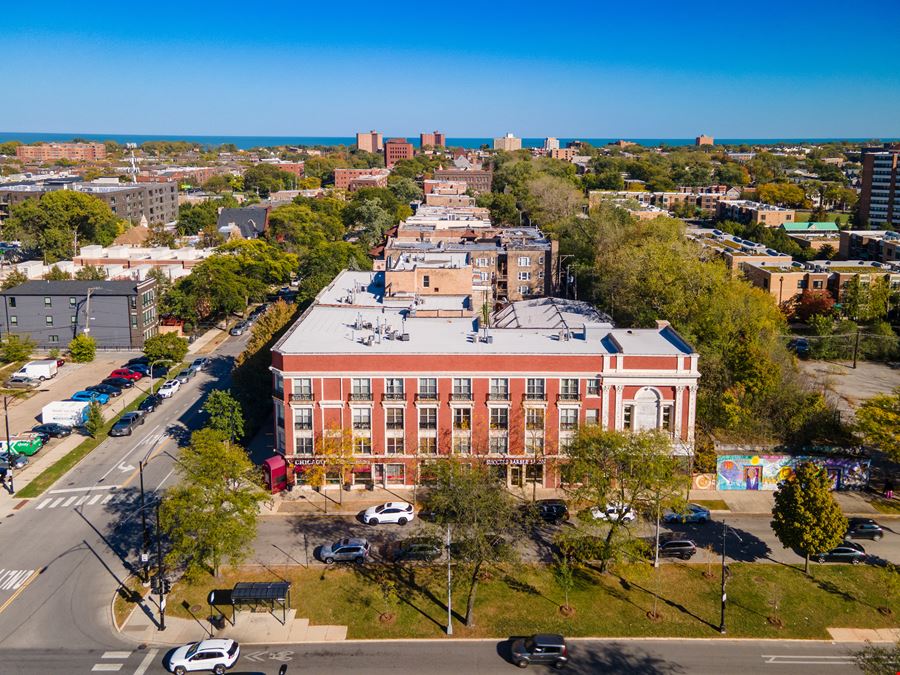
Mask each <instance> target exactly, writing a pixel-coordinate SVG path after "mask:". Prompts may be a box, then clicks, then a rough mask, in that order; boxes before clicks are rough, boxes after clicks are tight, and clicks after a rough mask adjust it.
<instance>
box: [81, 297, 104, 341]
mask: <svg viewBox="0 0 900 675" xmlns="http://www.w3.org/2000/svg"><path fill="white" fill-rule="evenodd" d="M97 290H100V287H99V286H91V287H90V288H89V289H87V302H86V303H85V316H84V334H85V335H88V333H90V332H91V292H92V291H97Z"/></svg>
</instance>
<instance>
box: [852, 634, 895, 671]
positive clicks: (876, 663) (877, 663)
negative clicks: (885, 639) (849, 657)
mask: <svg viewBox="0 0 900 675" xmlns="http://www.w3.org/2000/svg"><path fill="white" fill-rule="evenodd" d="M853 657H854V659H855V660H856V667H857V668H859V669H860V670H861V671H862V672H863V674H864V675H893V673H896V672H897V671H898V669H900V641H898V642H896V643H894V645H893V646H891V647H882V646H880V645H875V644H872V643H871V642H866V645H865V647H863V648H862V649H860V650H858V651H855V652H853Z"/></svg>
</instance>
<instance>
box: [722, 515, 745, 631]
mask: <svg viewBox="0 0 900 675" xmlns="http://www.w3.org/2000/svg"><path fill="white" fill-rule="evenodd" d="M729 530H731V534H733V535H734V536H735V537H737V540H738V541H740V542H743V541H744V540H743V539H741V537H740V536H739V535H738V533H737V532H735V531H734V530H732V529H731V528H730V527H728V525H726V524H725V521H722V618H721V619H720V621H719V632H720V633H721V634H722V635H725V601H726V600H727V598H728V596H727V594H726V593H725V580H726V576H727V575H726V571H727V569H728V568H727V566H726V565H725V535H726V534H727V533H728V531H729Z"/></svg>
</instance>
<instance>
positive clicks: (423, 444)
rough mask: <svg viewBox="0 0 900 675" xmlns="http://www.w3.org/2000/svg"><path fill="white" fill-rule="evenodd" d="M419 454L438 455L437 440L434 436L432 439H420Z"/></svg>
mask: <svg viewBox="0 0 900 675" xmlns="http://www.w3.org/2000/svg"><path fill="white" fill-rule="evenodd" d="M419 453H420V454H422V455H436V454H437V439H436V438H434V437H433V436H432V437H431V438H420V439H419Z"/></svg>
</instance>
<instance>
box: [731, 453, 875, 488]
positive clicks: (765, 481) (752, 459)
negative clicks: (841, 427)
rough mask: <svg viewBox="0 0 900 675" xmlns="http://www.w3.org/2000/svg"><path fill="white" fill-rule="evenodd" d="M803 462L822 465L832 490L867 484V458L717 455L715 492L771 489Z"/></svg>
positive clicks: (860, 486) (863, 486)
mask: <svg viewBox="0 0 900 675" xmlns="http://www.w3.org/2000/svg"><path fill="white" fill-rule="evenodd" d="M804 462H812V463H813V464H817V465H819V466H824V467H825V469H826V471H828V475H829V476H831V481H832V485H833V486H834V489H835V490H862V489H864V488H865V487H866V485H867V484H868V482H869V458H868V457H847V456H842V457H822V456H812V455H752V454H745V455H740V454H735V455H719V457H718V460H717V461H716V489H718V490H774V489H776V488H777V487H778V483H780V482H781V481H783V480H786V479H787V478H788V477H789V476H791V474H793V472H794V468H795V467H797V466H799V465H800V464H803V463H804Z"/></svg>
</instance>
